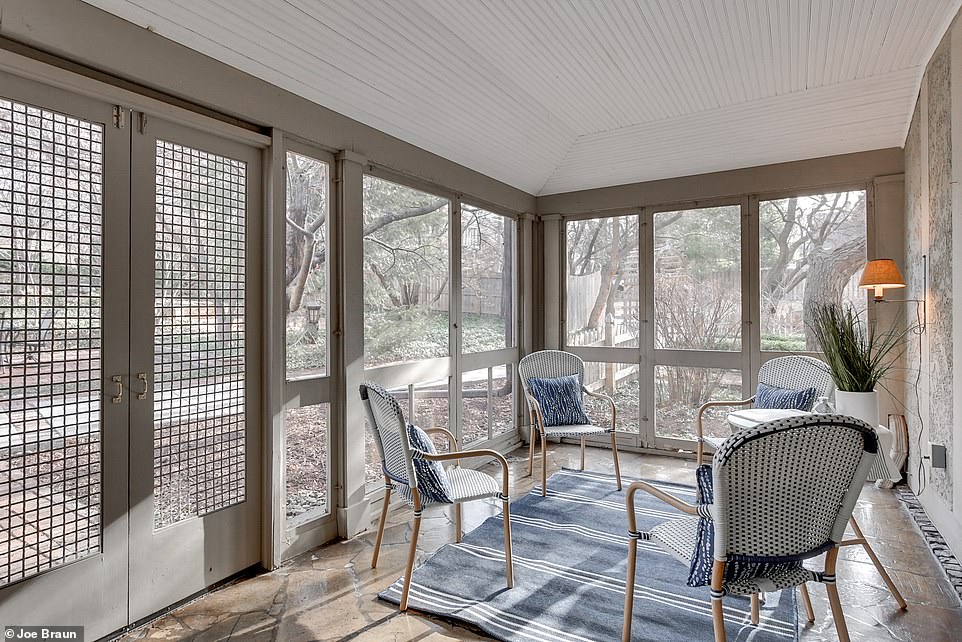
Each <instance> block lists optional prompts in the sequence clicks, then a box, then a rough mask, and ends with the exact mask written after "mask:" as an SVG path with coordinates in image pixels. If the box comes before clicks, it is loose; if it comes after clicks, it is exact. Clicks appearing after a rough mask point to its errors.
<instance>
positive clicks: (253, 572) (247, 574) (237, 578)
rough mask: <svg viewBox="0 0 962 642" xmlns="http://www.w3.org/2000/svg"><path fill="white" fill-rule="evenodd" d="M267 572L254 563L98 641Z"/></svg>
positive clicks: (125, 632)
mask: <svg viewBox="0 0 962 642" xmlns="http://www.w3.org/2000/svg"><path fill="white" fill-rule="evenodd" d="M266 572H267V571H265V570H264V567H263V566H261V565H260V564H254V565H252V566H248V567H247V568H245V569H244V570H242V571H238V572H237V573H234V574H233V575H231V576H230V577H226V578H224V579H222V580H221V581H219V582H215V583H214V584H211V585H210V586H208V587H207V588H205V589H203V590H200V591H197V592H196V593H194V594H192V595H189V596H187V597H185V598H184V599H182V600H178V601H177V602H174V603H173V604H171V605H170V606H166V607H164V608H162V609H160V610H159V611H157V612H155V613H152V614H150V615H148V616H147V617H144V618H141V619H139V620H137V621H136V622H134V623H132V624H128V625H127V626H125V627H124V628H122V629H118V630H116V631H114V632H113V633H109V634H107V635H105V636H104V637H102V638H100V639H99V640H97V642H110V641H112V640H117V639H120V638H121V637H123V636H124V635H127V634H128V633H130V632H131V631H133V630H134V629H139V628H140V627H142V626H144V625H147V624H151V623H152V622H156V621H157V620H159V619H160V618H162V617H166V616H168V615H170V614H171V613H172V612H173V611H175V610H177V609H179V608H180V607H182V606H187V605H188V604H191V603H193V602H196V601H197V600H199V599H201V598H202V597H205V596H207V595H210V594H211V593H213V592H214V591H218V590H220V589H222V588H225V587H227V586H231V585H233V584H237V583H238V582H243V581H244V580H249V579H251V578H253V577H256V576H257V575H260V574H261V573H266Z"/></svg>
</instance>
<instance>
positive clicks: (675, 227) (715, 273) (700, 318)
mask: <svg viewBox="0 0 962 642" xmlns="http://www.w3.org/2000/svg"><path fill="white" fill-rule="evenodd" d="M654 254H655V256H654V264H655V348H656V349H678V350H726V351H737V350H739V349H740V348H741V341H742V335H741V327H742V324H741V319H742V301H741V299H742V297H741V289H742V288H741V286H742V284H741V208H740V207H739V206H737V205H730V206H725V207H710V208H703V209H694V210H684V211H678V212H659V213H657V214H655V216H654Z"/></svg>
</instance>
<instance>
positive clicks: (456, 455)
mask: <svg viewBox="0 0 962 642" xmlns="http://www.w3.org/2000/svg"><path fill="white" fill-rule="evenodd" d="M414 452H415V453H416V456H417V457H418V459H426V460H428V461H448V460H450V459H470V458H472V457H491V458H493V459H495V460H497V462H498V463H499V464H501V476H502V480H501V488H502V493H503V494H504V496H505V497H507V496H508V491H509V490H510V488H509V486H508V460H507V459H505V458H504V455H502V454H501V453H499V452H497V451H494V450H484V449H480V450H459V451H455V452H453V453H436V454H433V455H432V454H430V453H426V452H424V451H423V450H415V451H414Z"/></svg>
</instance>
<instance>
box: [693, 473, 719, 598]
mask: <svg viewBox="0 0 962 642" xmlns="http://www.w3.org/2000/svg"><path fill="white" fill-rule="evenodd" d="M695 483H696V485H697V488H698V491H697V492H698V495H697V497H698V504H712V503H713V502H714V496H713V494H712V480H711V464H702V465H701V466H699V467H698V468H697V469H696V470H695ZM714 536H715V531H714V529H713V528H712V523H711V520H709V519H705V518H704V517H700V518H699V519H698V530H697V531H696V537H695V551H694V552H693V553H692V556H691V564H690V565H689V567H688V586H709V585H711V571H712V564H713V563H714V561H715V559H714V552H715V540H714Z"/></svg>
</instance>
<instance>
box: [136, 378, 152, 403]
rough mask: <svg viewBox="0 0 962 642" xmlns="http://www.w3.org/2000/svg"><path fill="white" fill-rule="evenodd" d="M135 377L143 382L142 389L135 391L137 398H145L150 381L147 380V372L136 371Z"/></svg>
mask: <svg viewBox="0 0 962 642" xmlns="http://www.w3.org/2000/svg"><path fill="white" fill-rule="evenodd" d="M137 378H138V379H140V380H141V381H142V382H143V383H144V389H143V390H141V391H140V392H138V393H137V398H138V399H146V398H147V393H149V392H150V382H149V381H148V380H147V373H146V372H138V373H137Z"/></svg>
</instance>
